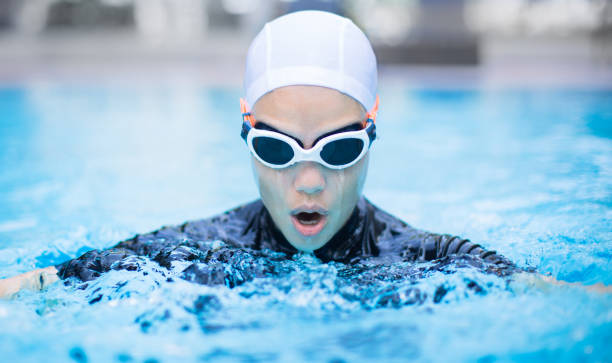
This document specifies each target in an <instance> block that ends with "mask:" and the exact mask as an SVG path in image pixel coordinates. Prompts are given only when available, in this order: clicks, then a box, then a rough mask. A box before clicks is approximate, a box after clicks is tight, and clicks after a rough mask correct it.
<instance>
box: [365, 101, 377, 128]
mask: <svg viewBox="0 0 612 363" xmlns="http://www.w3.org/2000/svg"><path fill="white" fill-rule="evenodd" d="M379 103H380V98H379V97H378V95H376V102H374V106H372V109H371V110H370V111H369V112H368V113H366V119H365V121H363V127H365V126H366V125H367V124H368V121H372V123H373V124H375V123H376V115H377V114H378V104H379Z"/></svg>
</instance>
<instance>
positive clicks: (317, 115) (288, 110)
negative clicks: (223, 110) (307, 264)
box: [252, 86, 368, 251]
mask: <svg viewBox="0 0 612 363" xmlns="http://www.w3.org/2000/svg"><path fill="white" fill-rule="evenodd" d="M253 116H254V117H255V120H257V123H265V124H266V125H267V126H269V127H271V128H273V129H276V130H278V131H280V132H283V133H285V134H287V135H289V136H291V137H293V138H296V139H298V140H300V141H301V142H302V144H303V145H304V146H303V147H304V149H309V148H311V147H312V146H313V144H314V142H315V140H317V138H318V137H320V136H321V135H324V134H328V133H330V132H333V131H335V130H339V129H342V128H345V127H347V126H350V125H353V124H355V123H361V122H362V121H363V120H364V118H365V111H364V109H363V107H362V106H361V105H360V104H359V103H358V102H357V101H355V100H354V99H352V98H351V97H348V96H346V95H344V94H342V93H340V92H338V91H336V90H332V89H329V88H324V87H318V86H288V87H282V88H278V89H276V90H274V91H272V92H270V93H267V94H266V95H264V96H262V97H261V98H260V99H259V100H258V101H257V103H256V104H255V105H254V107H253ZM252 163H253V172H254V175H255V180H256V182H257V186H258V187H259V193H260V195H261V199H262V201H263V203H264V205H265V206H266V208H267V209H268V211H269V212H270V215H271V216H272V219H273V220H274V223H275V224H276V226H277V227H278V228H279V229H280V230H281V232H282V233H283V235H284V236H285V238H287V240H288V241H289V243H291V244H292V245H293V246H294V247H295V248H297V249H298V250H302V251H313V250H316V249H318V248H320V247H322V246H323V245H324V244H325V243H327V242H328V241H329V240H330V239H331V238H332V236H333V235H334V234H335V233H336V232H338V230H339V229H340V228H341V227H342V226H343V225H344V223H345V222H346V221H347V220H348V218H349V217H350V215H351V213H352V212H353V210H354V208H355V205H356V204H357V201H358V199H359V197H360V195H361V191H362V189H363V183H364V181H365V177H366V174H367V169H368V154H366V155H365V156H364V157H363V158H362V159H361V160H359V162H357V163H356V164H354V165H352V166H351V167H349V168H346V169H341V170H333V169H328V168H326V167H324V166H323V165H321V164H319V163H316V162H313V161H302V162H298V163H296V164H293V165H292V166H290V167H288V168H284V169H272V168H269V167H267V166H264V165H263V164H261V163H260V162H259V161H258V160H257V159H255V157H253V156H252Z"/></svg>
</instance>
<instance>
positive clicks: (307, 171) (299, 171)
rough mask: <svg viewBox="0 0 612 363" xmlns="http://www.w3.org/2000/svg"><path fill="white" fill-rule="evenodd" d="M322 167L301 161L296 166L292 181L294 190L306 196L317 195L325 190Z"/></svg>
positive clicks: (311, 162)
mask: <svg viewBox="0 0 612 363" xmlns="http://www.w3.org/2000/svg"><path fill="white" fill-rule="evenodd" d="M322 168H323V166H322V165H319V164H318V163H315V162H313V161H302V162H299V163H298V164H297V165H296V174H295V179H294V181H293V183H294V186H295V190H297V191H298V192H301V193H306V194H318V193H320V192H322V191H323V189H325V176H324V175H323V171H322V170H321V169H322Z"/></svg>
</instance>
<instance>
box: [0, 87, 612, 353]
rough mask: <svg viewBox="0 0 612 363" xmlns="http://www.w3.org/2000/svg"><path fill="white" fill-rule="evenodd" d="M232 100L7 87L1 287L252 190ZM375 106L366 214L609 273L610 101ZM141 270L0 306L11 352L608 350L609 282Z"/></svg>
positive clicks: (292, 266)
mask: <svg viewBox="0 0 612 363" xmlns="http://www.w3.org/2000/svg"><path fill="white" fill-rule="evenodd" d="M238 97H240V92H239V91H238V90H234V89H223V88H205V87H200V86H195V85H192V84H189V83H170V84H164V85H157V86H155V87H152V86H151V85H148V86H146V87H145V86H95V87H94V86H85V85H57V84H30V85H24V86H22V87H4V88H0V278H2V277H8V276H11V275H14V274H18V273H22V272H25V271H28V270H31V269H33V268H37V267H44V266H48V265H51V264H56V263H59V262H62V261H65V260H67V259H70V258H74V257H76V256H79V255H80V254H82V253H84V252H85V251H87V250H90V249H93V248H97V249H103V248H107V247H110V246H112V245H114V244H115V243H116V242H118V241H120V240H122V239H126V238H129V237H131V236H132V235H134V234H135V233H141V232H147V231H150V230H153V229H157V228H158V227H160V226H162V225H170V224H178V223H181V222H183V221H185V220H193V219H199V218H202V217H207V216H210V215H213V214H216V213H219V212H222V211H224V210H227V209H229V208H232V207H234V206H236V205H238V204H240V203H243V202H246V201H250V200H252V199H255V198H257V191H256V189H255V186H254V183H253V181H252V176H251V170H250V166H249V156H248V154H247V151H246V148H245V146H244V145H243V143H242V141H241V139H240V138H239V136H238V132H239V125H240V117H239V110H238ZM381 101H382V102H381V112H380V116H379V121H378V130H379V136H380V140H378V141H377V142H376V143H375V145H374V146H373V148H372V156H371V164H370V174H369V176H368V181H367V183H366V187H365V195H366V196H368V197H369V198H370V199H371V200H372V201H373V202H374V203H375V204H377V205H379V206H381V207H383V208H384V209H386V210H388V211H389V212H391V213H393V214H395V215H397V216H399V217H401V218H402V219H404V220H406V221H407V222H408V223H410V224H412V225H413V226H416V227H419V228H424V229H427V230H430V231H434V232H443V233H451V234H457V235H460V236H463V237H466V238H470V239H471V240H473V241H477V242H479V243H481V244H482V245H483V246H485V247H486V248H489V249H495V250H497V251H498V252H499V253H501V254H503V255H505V256H507V257H509V258H510V259H512V260H513V261H515V262H516V263H517V264H518V265H520V266H522V267H533V268H536V269H537V271H539V272H540V273H543V274H549V275H552V276H553V277H555V278H557V279H562V280H566V281H571V282H581V283H583V284H587V285H588V284H594V283H597V282H603V283H605V284H612V264H611V259H612V228H611V226H612V223H611V222H612V91H580V90H550V89H530V90H461V89H456V90H448V89H410V88H395V87H393V86H391V85H388V86H386V85H385V84H383V85H382V86H381ZM211 243H215V242H214V241H211ZM140 263H141V266H142V269H141V271H112V272H110V273H108V274H106V275H104V276H103V277H101V278H99V279H98V280H95V281H94V282H92V283H90V284H88V285H83V284H78V283H72V284H68V285H66V286H65V285H63V284H62V283H57V284H54V285H53V286H51V287H50V288H49V289H47V290H46V291H43V292H41V293H33V292H23V293H21V294H20V295H19V296H18V297H17V298H16V299H14V300H10V301H6V300H0V357H2V359H1V360H2V361H16V360H19V361H30V362H39V361H58V362H65V361H70V360H74V361H79V362H83V361H90V362H108V361H117V362H132V361H133V362H143V361H146V362H166V361H197V360H202V361H212V362H225V361H228V362H234V361H244V362H258V361H279V362H280V361H282V362H287V361H320V362H342V361H347V362H359V361H405V360H407V359H412V360H416V361H424V362H429V361H440V362H448V361H478V362H496V361H501V362H506V361H538V362H539V361H551V362H552V361H554V362H558V361H562V362H563V361H565V362H573V361H591V362H610V361H612V344H610V342H611V341H612V295H610V294H608V295H605V294H599V293H593V292H587V291H585V290H583V289H577V288H570V287H548V288H536V287H533V286H529V285H526V284H520V283H518V284H511V285H508V283H507V281H506V280H504V279H502V278H499V277H496V276H492V275H486V274H483V273H481V272H479V271H478V270H475V269H471V268H453V267H452V266H451V267H446V268H445V269H442V271H437V270H436V269H433V268H430V267H432V266H433V265H431V264H430V265H428V264H423V265H420V266H411V265H406V264H404V265H402V264H397V265H391V266H374V267H372V268H371V270H369V271H362V272H360V273H347V271H348V270H347V269H348V267H347V266H344V265H342V264H321V263H319V262H318V261H316V260H315V259H313V258H312V257H311V256H308V255H303V256H298V257H296V258H295V260H293V261H286V262H284V264H283V266H282V269H283V271H284V272H283V273H282V274H280V275H279V276H270V277H267V278H259V279H255V280H254V281H251V282H248V283H246V284H244V285H241V286H239V287H236V288H233V289H230V288H228V287H224V286H221V287H219V286H217V287H209V286H201V285H197V284H193V283H190V282H186V281H183V280H181V279H178V278H176V279H174V282H172V283H169V282H167V281H166V279H167V277H168V275H170V276H173V275H176V274H177V270H180V266H178V269H175V270H173V271H164V269H163V268H160V267H159V266H158V265H157V264H156V263H155V262H152V261H148V260H144V259H143V260H141V261H140ZM349 270H350V269H349ZM368 274H370V275H372V274H374V275H377V274H378V275H377V276H379V277H381V278H378V279H373V280H372V279H367V278H366V277H367V276H369V275H368ZM389 276H393V278H383V277H389ZM471 283H475V284H476V285H477V286H478V287H479V288H477V289H474V288H473V286H474V285H472V284H471ZM470 286H472V287H470ZM412 288H418V290H419V291H420V293H421V295H419V296H420V297H419V298H418V299H415V298H414V296H413V295H410V291H414V290H411V289H412ZM441 289H442V290H441ZM440 291H446V293H445V294H440V293H439V292H440ZM393 299H395V300H393ZM394 301H395V302H394Z"/></svg>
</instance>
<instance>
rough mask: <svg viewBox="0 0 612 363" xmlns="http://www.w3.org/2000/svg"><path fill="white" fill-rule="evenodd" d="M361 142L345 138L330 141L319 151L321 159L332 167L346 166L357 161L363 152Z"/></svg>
mask: <svg viewBox="0 0 612 363" xmlns="http://www.w3.org/2000/svg"><path fill="white" fill-rule="evenodd" d="M363 148H364V144H363V140H361V139H355V138H347V139H340V140H335V141H332V142H330V143H328V144H326V145H325V146H323V149H322V150H321V154H320V155H321V159H323V160H324V161H325V162H326V163H328V164H330V165H334V166H340V165H346V164H349V163H351V162H352V161H353V160H355V159H357V157H359V155H360V154H361V152H362V151H363Z"/></svg>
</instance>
